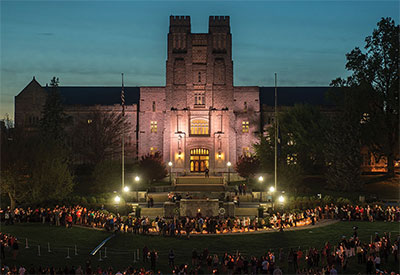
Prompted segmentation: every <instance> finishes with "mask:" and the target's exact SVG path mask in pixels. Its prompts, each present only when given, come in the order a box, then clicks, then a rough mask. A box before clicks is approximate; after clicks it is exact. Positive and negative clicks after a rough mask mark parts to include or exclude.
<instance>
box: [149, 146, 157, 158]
mask: <svg viewBox="0 0 400 275" xmlns="http://www.w3.org/2000/svg"><path fill="white" fill-rule="evenodd" d="M156 152H157V147H150V155H152V156H154V154H155V153H156Z"/></svg>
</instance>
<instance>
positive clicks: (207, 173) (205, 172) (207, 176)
mask: <svg viewBox="0 0 400 275" xmlns="http://www.w3.org/2000/svg"><path fill="white" fill-rule="evenodd" d="M209 173H210V170H208V167H206V170H204V174H205V177H206V178H209V177H210V175H209Z"/></svg>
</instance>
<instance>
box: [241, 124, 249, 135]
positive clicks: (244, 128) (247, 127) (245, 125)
mask: <svg viewBox="0 0 400 275" xmlns="http://www.w3.org/2000/svg"><path fill="white" fill-rule="evenodd" d="M242 132H243V133H248V132H249V122H248V121H243V122H242Z"/></svg>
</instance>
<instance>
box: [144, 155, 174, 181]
mask: <svg viewBox="0 0 400 275" xmlns="http://www.w3.org/2000/svg"><path fill="white" fill-rule="evenodd" d="M138 170H139V173H141V175H142V177H143V178H144V179H145V180H147V181H148V182H149V183H150V182H151V181H154V180H161V179H163V178H165V177H166V176H167V174H168V171H167V167H166V166H165V163H164V161H163V158H162V154H161V153H160V152H155V153H154V154H147V155H144V156H142V157H141V159H140V161H139V167H138Z"/></svg>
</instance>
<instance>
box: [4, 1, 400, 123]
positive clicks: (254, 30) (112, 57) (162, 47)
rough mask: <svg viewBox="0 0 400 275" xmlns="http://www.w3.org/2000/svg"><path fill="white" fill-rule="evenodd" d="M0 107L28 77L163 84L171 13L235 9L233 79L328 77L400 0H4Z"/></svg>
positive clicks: (8, 106)
mask: <svg viewBox="0 0 400 275" xmlns="http://www.w3.org/2000/svg"><path fill="white" fill-rule="evenodd" d="M0 8H1V19H0V20H1V21H0V23H1V24H0V25H1V37H0V38H1V59H0V61H1V62H0V64H1V76H0V79H1V86H0V88H1V97H0V109H1V111H0V116H1V117H3V116H4V114H5V113H9V114H10V116H11V117H13V113H14V96H15V95H17V94H18V93H19V92H20V91H21V90H22V89H23V88H24V87H25V86H26V85H27V84H28V83H29V81H30V80H31V79H32V76H36V79H37V80H38V81H39V83H41V84H42V85H45V84H46V83H47V82H49V80H50V79H51V77H52V76H58V77H59V78H60V85H64V86H67V85H82V86H83V85H88V86H90V85H93V86H97V85H98V86H118V85H120V81H121V77H120V73H121V72H124V73H125V81H126V85H127V86H145V85H151V86H158V85H161V86H162V85H164V84H165V61H166V46H167V44H166V42H167V40H166V39H167V33H168V27H169V26H168V24H169V16H170V15H190V16H191V24H192V32H207V31H208V17H209V16H210V15H229V16H230V17H231V32H232V48H233V62H234V84H235V85H259V86H272V85H273V79H274V72H277V73H278V82H279V85H281V86H327V85H329V83H330V81H331V80H332V79H335V78H337V77H339V76H345V75H346V74H347V72H346V70H345V62H346V59H345V54H346V53H347V52H349V51H351V50H352V49H353V48H354V47H356V46H360V47H363V46H364V44H365V43H364V39H365V37H366V36H368V35H370V34H371V33H372V30H373V29H374V28H375V27H376V23H377V22H378V21H379V20H380V18H381V17H388V16H390V17H392V18H394V19H395V21H396V24H398V23H399V1H254V2H252V1H202V2H197V1H18V0H17V1H4V0H3V1H1V2H0Z"/></svg>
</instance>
